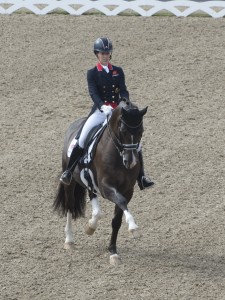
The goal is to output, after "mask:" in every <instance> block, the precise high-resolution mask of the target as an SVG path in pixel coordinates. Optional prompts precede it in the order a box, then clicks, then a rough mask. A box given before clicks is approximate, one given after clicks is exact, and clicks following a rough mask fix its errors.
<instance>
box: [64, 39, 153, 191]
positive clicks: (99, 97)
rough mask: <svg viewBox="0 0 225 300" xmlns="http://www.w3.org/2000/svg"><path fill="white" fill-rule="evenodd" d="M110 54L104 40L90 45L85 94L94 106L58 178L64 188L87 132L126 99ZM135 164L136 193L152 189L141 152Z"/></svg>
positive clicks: (122, 81)
mask: <svg viewBox="0 0 225 300" xmlns="http://www.w3.org/2000/svg"><path fill="white" fill-rule="evenodd" d="M112 50H113V46H112V42H111V40H110V39H108V38H105V37H104V38H98V39H97V40H96V41H95V42H94V54H95V55H96V57H97V59H98V63H97V65H96V66H95V67H94V68H92V69H90V70H88V72H87V82H88V90H89V94H90V96H91V98H92V100H93V102H94V105H93V107H92V111H91V114H90V115H89V118H88V119H87V121H86V122H85V124H84V127H83V129H82V131H81V134H80V137H79V140H78V142H77V144H76V146H75V147H74V149H73V151H72V153H71V156H70V160H69V163H68V166H67V169H66V171H65V172H64V173H63V174H62V176H61V177H60V181H61V182H63V183H64V184H66V185H69V184H70V182H71V180H72V174H73V171H74V169H75V166H76V164H77V162H78V161H79V159H80V157H81V156H82V155H83V152H84V143H85V140H86V137H87V135H88V133H89V132H90V130H91V129H92V128H94V127H95V126H97V125H99V124H101V123H103V122H104V121H105V119H106V117H107V116H108V115H110V114H111V113H112V110H113V109H114V108H116V106H117V105H118V104H119V102H120V99H122V98H125V99H127V100H128V99H129V92H128V91H127V88H126V85H125V76H124V72H123V70H122V68H120V67H116V66H114V65H111V64H110V59H111V55H112ZM139 160H140V165H141V169H140V173H139V176H138V179H137V181H138V185H139V187H140V189H141V190H143V189H145V188H149V187H150V186H152V185H153V184H154V182H152V181H151V180H150V179H148V178H147V177H146V176H145V175H144V165H143V158H142V153H141V151H139Z"/></svg>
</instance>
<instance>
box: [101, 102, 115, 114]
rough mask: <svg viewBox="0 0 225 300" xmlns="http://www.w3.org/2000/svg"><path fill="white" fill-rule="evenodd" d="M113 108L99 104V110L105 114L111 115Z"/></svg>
mask: <svg viewBox="0 0 225 300" xmlns="http://www.w3.org/2000/svg"><path fill="white" fill-rule="evenodd" d="M112 110H113V108H112V107H111V106H110V105H104V104H103V105H102V106H101V111H102V112H103V113H104V114H105V115H106V116H108V115H111V114H112Z"/></svg>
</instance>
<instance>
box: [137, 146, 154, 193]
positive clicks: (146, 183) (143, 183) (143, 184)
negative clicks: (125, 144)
mask: <svg viewBox="0 0 225 300" xmlns="http://www.w3.org/2000/svg"><path fill="white" fill-rule="evenodd" d="M138 155H139V161H140V172H139V175H138V178H137V182H138V186H139V188H140V190H144V189H146V188H150V187H151V186H153V185H154V182H153V181H152V180H151V179H150V178H147V177H146V176H145V173H144V162H143V156H142V152H141V151H139V152H138Z"/></svg>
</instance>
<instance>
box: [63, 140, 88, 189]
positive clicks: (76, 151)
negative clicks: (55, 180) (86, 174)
mask: <svg viewBox="0 0 225 300" xmlns="http://www.w3.org/2000/svg"><path fill="white" fill-rule="evenodd" d="M83 153H84V149H83V148H81V147H80V146H79V145H76V146H75V147H74V148H73V151H72V153H71V156H70V160H69V163H68V166H67V169H66V171H64V172H63V174H62V176H61V177H60V181H61V182H62V183H64V184H66V185H70V182H71V180H72V176H73V171H74V169H75V167H76V165H77V163H78V160H79V158H80V157H81V155H82V154H83Z"/></svg>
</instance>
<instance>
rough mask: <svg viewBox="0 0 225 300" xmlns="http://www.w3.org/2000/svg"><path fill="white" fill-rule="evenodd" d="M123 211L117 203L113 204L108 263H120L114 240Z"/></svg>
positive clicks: (115, 239)
mask: <svg viewBox="0 0 225 300" xmlns="http://www.w3.org/2000/svg"><path fill="white" fill-rule="evenodd" d="M122 217H123V211H122V210H121V208H119V207H118V206H117V205H116V206H115V212H114V218H113V219H112V235H111V240H110V244H109V248H108V249H109V251H110V253H111V255H110V264H112V265H118V264H120V263H121V259H120V256H119V255H118V253H117V247H116V241H117V236H118V232H119V229H120V227H121V224H122Z"/></svg>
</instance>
